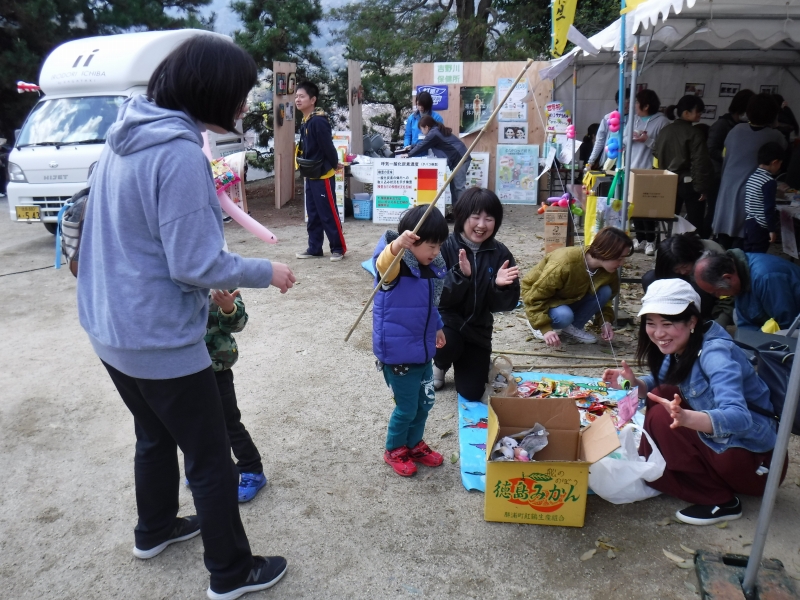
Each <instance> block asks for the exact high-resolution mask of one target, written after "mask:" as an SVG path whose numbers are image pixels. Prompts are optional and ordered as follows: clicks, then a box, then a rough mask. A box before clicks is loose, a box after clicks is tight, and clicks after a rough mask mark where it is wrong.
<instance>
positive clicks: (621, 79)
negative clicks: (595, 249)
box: [613, 0, 627, 327]
mask: <svg viewBox="0 0 800 600" xmlns="http://www.w3.org/2000/svg"><path fill="white" fill-rule="evenodd" d="M623 10H625V0H620V12H622V11H623ZM625 21H626V19H625V14H624V13H623V14H621V15H620V18H619V100H618V102H617V110H618V111H619V120H620V130H619V131H618V132H617V133H615V134H613V135H614V136H619V140H620V142H621V141H622V132H623V131H624V130H625V127H624V123H625V56H626V54H627V53H626V48H625ZM618 156H619V158H618V160H617V169H619V165H620V164H621V162H622V144H620V149H619V154H618ZM619 193H620V190H619V185H618V186H617V187H616V189H615V190H614V196H617V194H619ZM622 228H623V230H624V229H625V222H624V221H623V222H622ZM617 277H618V278H619V280H620V281H622V267H620V268H619V269H617ZM618 317H619V294H617V295H616V296H614V326H615V327H616V326H617V325H618Z"/></svg>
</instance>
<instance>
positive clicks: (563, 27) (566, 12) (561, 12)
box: [550, 0, 578, 58]
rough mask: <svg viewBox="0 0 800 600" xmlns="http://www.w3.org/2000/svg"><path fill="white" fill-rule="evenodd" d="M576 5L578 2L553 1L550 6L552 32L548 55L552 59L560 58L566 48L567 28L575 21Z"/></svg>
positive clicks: (572, 0) (571, 0)
mask: <svg viewBox="0 0 800 600" xmlns="http://www.w3.org/2000/svg"><path fill="white" fill-rule="evenodd" d="M577 5H578V0H553V4H551V8H552V22H553V31H552V33H551V36H552V40H551V43H550V54H552V55H553V57H554V58H558V57H559V56H561V55H562V54H563V53H564V48H566V47H567V33H569V26H570V25H572V22H573V21H574V20H575V8H576V7H577Z"/></svg>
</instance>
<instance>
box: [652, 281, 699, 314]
mask: <svg viewBox="0 0 800 600" xmlns="http://www.w3.org/2000/svg"><path fill="white" fill-rule="evenodd" d="M692 303H694V305H695V306H696V307H697V310H700V295H699V294H698V293H697V292H696V291H695V290H694V288H693V287H692V284H690V283H689V282H687V281H684V280H683V279H659V280H658V281H654V282H653V283H651V284H650V287H648V288H647V293H646V294H645V295H644V298H642V310H640V311H639V316H640V317H641V316H642V315H651V314H658V315H679V314H681V313H682V312H683V311H685V310H686V308H687V307H688V306H689V305H690V304H692Z"/></svg>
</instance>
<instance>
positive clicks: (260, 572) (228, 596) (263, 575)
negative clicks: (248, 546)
mask: <svg viewBox="0 0 800 600" xmlns="http://www.w3.org/2000/svg"><path fill="white" fill-rule="evenodd" d="M253 559H254V562H253V568H252V569H250V572H249V573H248V574H247V579H245V581H244V583H242V584H241V585H240V586H237V587H235V588H233V589H230V590H227V591H226V590H224V589H216V590H214V589H211V586H209V587H208V590H206V596H208V597H209V598H210V599H211V600H236V598H241V597H242V596H244V595H245V594H249V593H250V592H260V591H261V590H266V589H268V588H271V587H272V586H273V585H275V584H276V583H278V582H279V581H280V580H281V578H282V577H283V576H284V575H286V559H285V558H283V557H282V556H254V557H253Z"/></svg>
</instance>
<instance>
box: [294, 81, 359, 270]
mask: <svg viewBox="0 0 800 600" xmlns="http://www.w3.org/2000/svg"><path fill="white" fill-rule="evenodd" d="M318 97H319V88H318V87H317V86H316V85H315V84H313V83H311V82H310V81H306V82H303V83H301V84H300V85H298V86H297V91H296V92H295V98H294V104H295V107H297V110H298V111H299V112H301V113H303V121H302V122H301V124H300V144H299V145H298V147H297V158H298V164H297V166H298V170H299V171H300V174H301V175H303V176H304V177H305V178H306V184H305V191H306V211H307V212H308V224H307V225H306V230H307V231H308V249H307V250H306V251H305V252H298V253H297V254H296V255H295V256H297V258H320V257H321V256H322V255H323V252H322V242H323V241H325V235H327V236H328V243H329V244H330V248H331V260H332V261H338V260H342V259H343V258H344V255H345V252H347V245H346V244H345V241H344V233H342V222H341V221H340V220H339V211H338V209H337V208H336V191H335V189H334V187H333V184H332V181H333V176H334V175H335V173H336V167H337V165H338V164H339V155H338V154H337V153H336V148H335V147H334V145H333V139H332V135H331V124H330V123H329V122H328V117H327V115H326V114H325V111H323V110H322V109H321V108H317V107H316V105H317V98H318ZM304 165H306V166H304Z"/></svg>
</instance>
